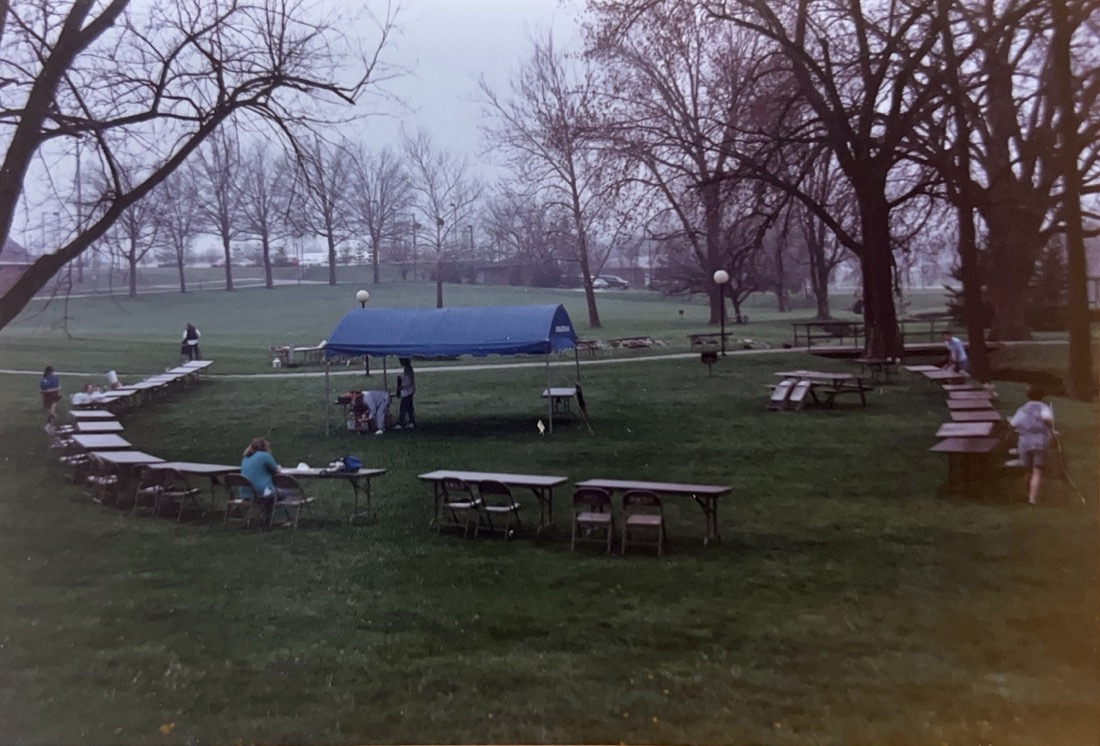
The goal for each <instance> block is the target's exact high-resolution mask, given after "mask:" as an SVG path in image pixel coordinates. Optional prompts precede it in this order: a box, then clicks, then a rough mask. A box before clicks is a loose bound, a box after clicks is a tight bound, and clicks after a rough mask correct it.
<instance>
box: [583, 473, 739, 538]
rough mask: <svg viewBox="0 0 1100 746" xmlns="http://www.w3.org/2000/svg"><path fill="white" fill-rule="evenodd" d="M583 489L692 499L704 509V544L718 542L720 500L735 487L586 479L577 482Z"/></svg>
mask: <svg viewBox="0 0 1100 746" xmlns="http://www.w3.org/2000/svg"><path fill="white" fill-rule="evenodd" d="M575 486H576V487H577V488H578V489H579V488H581V487H596V488H598V489H601V490H607V491H608V492H612V493H613V492H625V491H627V490H649V491H650V492H656V493H657V494H658V495H672V496H676V497H680V496H684V497H690V498H691V499H692V500H694V501H695V504H696V505H698V506H699V507H700V508H702V509H703V515H704V516H705V518H706V522H707V528H706V533H705V534H704V535H703V544H704V545H705V544H708V543H709V542H710V541H712V540H713V541H717V540H718V539H720V538H721V537H720V536H719V535H718V498H719V497H721V496H723V495H728V494H729V493H730V492H732V491H733V487H730V486H728V485H720V484H681V483H678V482H642V481H636V480H631V479H586V480H585V481H583V482H577V483H576V485H575Z"/></svg>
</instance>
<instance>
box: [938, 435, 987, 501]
mask: <svg viewBox="0 0 1100 746" xmlns="http://www.w3.org/2000/svg"><path fill="white" fill-rule="evenodd" d="M1000 442H1001V441H1000V439H998V438H945V439H944V440H941V441H940V442H939V443H937V444H936V445H934V446H932V447H931V448H929V449H928V450H930V451H932V452H934V453H946V454H947V483H946V484H944V485H943V486H942V487H941V488H940V493H941V494H946V493H951V492H957V491H962V492H964V493H966V494H972V493H973V492H974V489H973V488H974V485H975V484H982V483H983V482H986V481H987V479H988V476H989V474H990V471H991V470H990V468H989V460H990V454H991V453H993V451H994V449H996V448H997V446H998V445H999V444H1000Z"/></svg>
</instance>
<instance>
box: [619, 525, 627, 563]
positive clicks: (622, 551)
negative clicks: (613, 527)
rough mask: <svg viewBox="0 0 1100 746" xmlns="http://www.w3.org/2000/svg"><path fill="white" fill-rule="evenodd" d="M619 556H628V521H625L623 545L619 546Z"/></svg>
mask: <svg viewBox="0 0 1100 746" xmlns="http://www.w3.org/2000/svg"><path fill="white" fill-rule="evenodd" d="M619 554H620V555H621V556H623V557H625V556H626V521H623V539H622V544H620V545H619Z"/></svg>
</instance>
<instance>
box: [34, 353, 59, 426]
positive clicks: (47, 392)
mask: <svg viewBox="0 0 1100 746" xmlns="http://www.w3.org/2000/svg"><path fill="white" fill-rule="evenodd" d="M38 391H39V392H40V393H41V394H42V408H43V409H45V410H46V423H47V424H53V423H55V422H56V421H57V403H58V402H59V401H61V379H60V378H58V377H57V374H56V373H54V371H53V366H52V365H47V366H46V369H45V370H44V371H42V378H41V379H39V381H38Z"/></svg>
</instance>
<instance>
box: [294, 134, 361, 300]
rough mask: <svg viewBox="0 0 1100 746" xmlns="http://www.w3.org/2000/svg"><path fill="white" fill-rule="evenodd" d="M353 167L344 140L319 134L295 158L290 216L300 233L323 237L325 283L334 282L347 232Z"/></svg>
mask: <svg viewBox="0 0 1100 746" xmlns="http://www.w3.org/2000/svg"><path fill="white" fill-rule="evenodd" d="M353 169H354V167H353V165H352V161H351V155H350V152H349V148H348V146H347V144H346V143H341V144H333V143H329V142H326V141H325V140H322V139H321V138H320V137H315V138H314V139H313V141H312V142H311V143H310V147H309V150H308V152H305V153H302V154H301V156H300V158H299V160H298V186H297V189H296V190H295V191H296V194H297V199H296V200H295V202H294V203H293V208H292V218H291V220H292V221H293V222H295V223H296V224H297V225H298V228H299V229H300V230H302V231H303V232H304V233H309V234H312V235H315V236H318V237H320V238H323V239H324V240H325V246H326V248H327V250H328V284H329V285H335V284H336V263H337V261H339V259H340V256H339V254H338V249H339V248H340V244H342V243H343V242H344V241H346V240H347V239H348V238H349V237H350V236H351V225H350V223H349V221H348V213H349V207H350V196H351V177H352V173H353ZM345 263H347V262H345Z"/></svg>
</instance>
